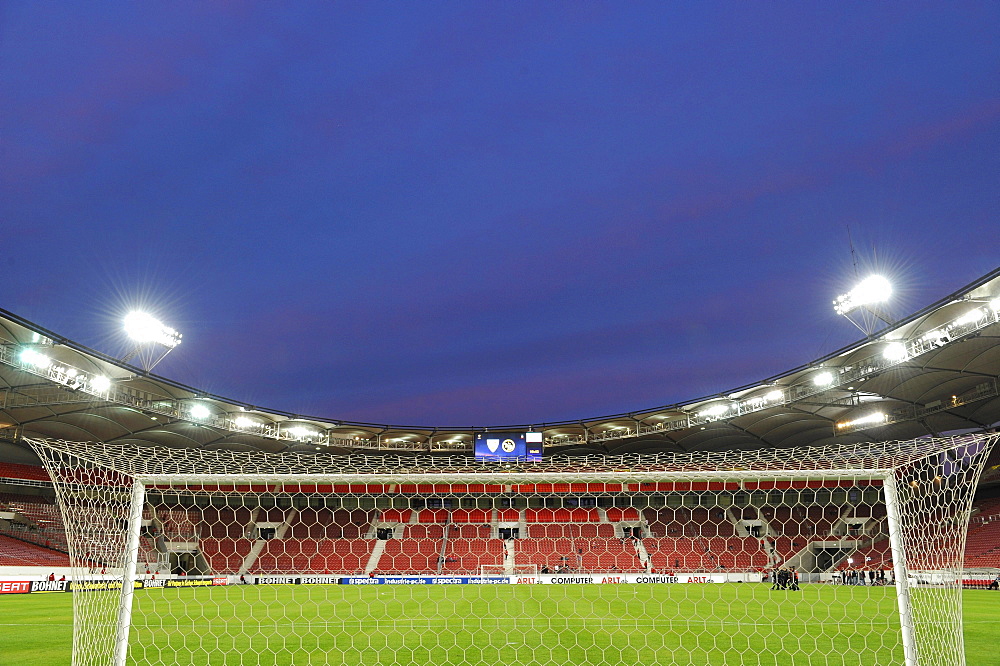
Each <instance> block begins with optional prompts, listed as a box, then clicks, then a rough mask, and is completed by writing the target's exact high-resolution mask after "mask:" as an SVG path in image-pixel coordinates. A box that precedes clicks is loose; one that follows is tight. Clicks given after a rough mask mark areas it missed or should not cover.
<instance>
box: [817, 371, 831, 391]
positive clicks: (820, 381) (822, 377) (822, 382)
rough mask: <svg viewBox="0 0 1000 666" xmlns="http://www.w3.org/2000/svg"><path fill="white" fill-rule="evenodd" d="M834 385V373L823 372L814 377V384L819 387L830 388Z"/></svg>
mask: <svg viewBox="0 0 1000 666" xmlns="http://www.w3.org/2000/svg"><path fill="white" fill-rule="evenodd" d="M832 383H833V373H832V372H825V371H824V372H821V373H819V374H818V375H816V376H815V377H813V384H815V385H816V386H819V387H823V386H829V385H830V384H832Z"/></svg>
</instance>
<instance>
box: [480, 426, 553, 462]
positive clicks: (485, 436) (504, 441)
mask: <svg viewBox="0 0 1000 666" xmlns="http://www.w3.org/2000/svg"><path fill="white" fill-rule="evenodd" d="M475 450H476V459H477V460H507V459H516V460H541V459H542V433H540V432H479V433H476V449H475Z"/></svg>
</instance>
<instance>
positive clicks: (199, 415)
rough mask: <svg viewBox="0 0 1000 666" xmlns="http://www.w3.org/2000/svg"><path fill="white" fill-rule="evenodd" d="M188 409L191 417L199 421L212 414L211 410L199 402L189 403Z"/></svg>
mask: <svg viewBox="0 0 1000 666" xmlns="http://www.w3.org/2000/svg"><path fill="white" fill-rule="evenodd" d="M188 411H189V412H190V414H191V417H192V418H196V419H198V420H199V421H202V420H204V419H207V418H208V417H209V416H211V415H212V411H211V410H210V409H209V408H208V407H206V406H205V405H203V404H201V403H200V402H196V403H194V404H193V405H191V407H190V409H189V410H188Z"/></svg>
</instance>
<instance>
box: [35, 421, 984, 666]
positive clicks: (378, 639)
mask: <svg viewBox="0 0 1000 666" xmlns="http://www.w3.org/2000/svg"><path fill="white" fill-rule="evenodd" d="M996 438H997V435H988V436H987V435H970V436H963V437H955V438H946V439H922V440H915V441H909V442H886V443H863V444H856V445H847V446H842V447H825V448H815V447H814V448H801V449H789V450H782V451H730V452H711V453H708V452H703V453H690V454H657V455H624V456H598V455H590V456H573V457H562V456H554V457H552V458H550V459H546V460H543V461H538V462H523V463H517V464H513V465H507V464H504V465H503V466H500V465H498V464H496V463H490V462H483V461H476V460H473V459H471V458H465V457H457V456H455V457H451V458H442V457H439V456H429V455H428V456H415V457H414V456H408V457H402V456H399V457H397V456H393V455H384V456H362V455H352V456H342V457H338V456H331V455H325V454H316V455H307V454H301V453H283V454H266V453H250V452H234V451H211V450H196V449H167V448H137V447H132V446H127V445H123V444H110V443H92V444H81V443H77V442H62V441H50V440H32V441H31V444H32V446H33V447H34V449H35V451H36V452H37V453H38V455H39V456H40V457H41V458H42V460H43V462H44V463H45V466H46V468H47V470H48V471H49V474H50V475H51V477H52V479H53V483H54V487H55V490H56V495H57V500H58V503H59V506H60V510H61V512H62V515H63V519H64V523H65V529H66V536H67V541H68V544H69V550H70V560H71V564H72V567H73V586H74V590H75V593H74V596H73V604H74V636H73V663H74V664H76V665H78V666H84V665H87V666H89V665H97V664H115V665H119V664H126V663H136V664H150V665H152V664H174V663H205V664H230V663H232V664H237V663H238V664H330V663H338V664H340V663H343V664H366V665H375V664H404V663H405V664H451V663H456V664H457V663H461V664H495V663H506V664H513V665H517V664H525V665H527V664H540V665H546V666H547V665H553V666H555V665H563V664H570V663H572V664H587V665H589V664H594V665H596V664H618V663H712V664H745V663H759V664H777V663H800V662H801V663H810V664H828V665H832V664H837V665H847V664H884V663H905V664H908V665H910V666H915V665H917V664H924V665H927V664H949V665H958V664H964V663H965V657H964V650H963V640H962V607H961V579H962V558H963V551H964V545H965V535H966V529H967V526H968V522H969V516H970V512H971V507H972V498H973V493H974V491H975V488H976V485H977V483H978V480H979V475H980V473H981V471H982V468H983V464H984V461H985V460H986V457H987V456H988V455H989V451H990V449H991V448H992V446H993V444H994V443H995V440H996ZM524 583H531V584H524Z"/></svg>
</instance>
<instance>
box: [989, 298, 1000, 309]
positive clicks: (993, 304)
mask: <svg viewBox="0 0 1000 666" xmlns="http://www.w3.org/2000/svg"><path fill="white" fill-rule="evenodd" d="M990 309H991V310H993V312H1000V298H994V299H993V300H992V301H990Z"/></svg>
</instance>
